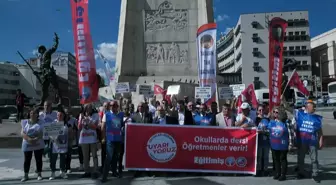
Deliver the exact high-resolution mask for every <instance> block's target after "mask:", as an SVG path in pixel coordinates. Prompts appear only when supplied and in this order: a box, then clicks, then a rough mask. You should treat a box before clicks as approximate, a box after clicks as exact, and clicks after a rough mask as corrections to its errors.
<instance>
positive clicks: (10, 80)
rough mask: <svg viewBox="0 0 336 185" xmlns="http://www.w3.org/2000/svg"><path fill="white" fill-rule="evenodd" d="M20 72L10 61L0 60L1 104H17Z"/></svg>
mask: <svg viewBox="0 0 336 185" xmlns="http://www.w3.org/2000/svg"><path fill="white" fill-rule="evenodd" d="M20 84H21V83H20V73H19V71H18V70H17V69H16V67H15V66H13V65H12V63H10V62H0V105H13V104H15V97H16V90H17V89H18V88H19V87H20Z"/></svg>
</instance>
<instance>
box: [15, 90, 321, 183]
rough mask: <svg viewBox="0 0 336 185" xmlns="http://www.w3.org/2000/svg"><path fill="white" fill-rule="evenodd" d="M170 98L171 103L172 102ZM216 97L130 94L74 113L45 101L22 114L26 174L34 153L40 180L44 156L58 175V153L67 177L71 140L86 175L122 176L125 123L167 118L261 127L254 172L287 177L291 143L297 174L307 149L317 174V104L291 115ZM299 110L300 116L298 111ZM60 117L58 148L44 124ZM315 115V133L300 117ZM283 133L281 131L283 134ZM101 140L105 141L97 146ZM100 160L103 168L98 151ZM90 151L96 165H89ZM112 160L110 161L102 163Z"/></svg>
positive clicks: (178, 122) (300, 172) (186, 122)
mask: <svg viewBox="0 0 336 185" xmlns="http://www.w3.org/2000/svg"><path fill="white" fill-rule="evenodd" d="M168 102H169V103H168ZM218 107H219V106H218V104H217V103H216V102H212V103H211V105H210V107H208V106H207V105H206V104H202V103H201V102H200V101H196V102H193V101H188V98H187V97H185V98H184V99H183V100H177V99H176V97H175V96H173V97H172V99H171V100H170V101H167V100H162V101H156V99H155V97H154V98H152V99H150V100H149V101H144V102H141V103H139V104H138V105H137V106H136V108H135V105H134V104H132V102H131V101H130V100H125V99H120V100H118V101H116V100H115V101H112V102H105V103H104V104H103V106H102V107H99V108H95V107H94V106H93V105H92V104H86V105H84V106H83V109H82V111H81V112H80V114H79V115H72V113H71V110H63V109H62V110H59V111H58V112H54V111H52V109H51V102H48V101H47V102H45V104H44V110H43V111H42V112H40V111H39V110H38V109H32V110H31V111H30V114H29V118H28V119H25V120H22V121H21V125H22V137H23V142H22V149H23V152H24V173H25V174H24V177H23V178H22V181H27V180H28V179H29V177H28V173H29V169H30V163H31V159H32V154H33V153H34V157H35V160H36V173H37V179H38V180H42V175H41V172H42V164H43V162H42V158H43V156H44V157H46V158H49V159H50V160H49V163H50V169H51V174H50V177H49V180H53V179H55V178H56V175H55V172H56V162H57V160H58V156H59V163H60V175H59V176H60V177H61V178H64V179H66V178H67V177H68V175H69V174H71V169H72V168H74V167H73V166H71V165H70V164H71V154H72V144H73V142H74V141H75V142H77V143H78V154H79V162H80V166H79V169H80V170H81V171H84V174H83V177H84V178H86V177H92V178H98V177H99V176H100V175H101V180H102V181H103V182H106V181H107V177H108V174H109V171H112V175H113V176H115V177H119V178H121V177H122V172H123V155H124V136H125V135H124V132H125V125H126V124H127V123H134V124H137V123H142V124H169V125H190V126H193V125H194V126H198V125H201V126H212V127H220V128H225V127H240V128H253V127H255V128H257V130H258V133H259V136H258V148H257V173H256V176H270V175H273V178H274V179H275V180H279V181H284V180H286V174H287V168H288V164H287V155H288V152H289V151H291V150H292V149H294V148H295V149H297V153H298V161H297V177H298V178H305V177H306V172H305V171H304V158H305V156H306V154H307V153H308V154H309V157H310V159H311V163H312V174H311V175H312V178H313V179H314V180H315V181H316V182H320V179H319V178H318V177H319V176H318V160H317V156H318V155H317V153H318V150H319V149H321V148H322V143H323V137H322V129H321V127H322V126H321V121H319V120H317V119H319V118H320V117H318V116H317V115H315V114H314V111H315V104H314V103H313V101H307V103H306V105H305V107H303V109H302V110H301V109H300V110H297V111H295V114H294V117H293V119H290V118H288V116H287V113H286V110H285V109H284V107H282V106H280V107H274V108H273V110H269V106H268V104H267V103H264V104H261V105H259V106H258V107H252V106H251V104H250V102H243V103H242V104H241V105H240V106H239V107H237V106H236V102H235V101H232V102H231V103H227V104H224V105H220V112H219V111H218ZM299 115H300V116H299ZM53 121H56V122H57V121H58V122H59V123H64V131H65V132H66V133H67V134H66V135H67V143H68V147H67V148H60V147H59V146H58V142H57V139H53V138H51V137H49V136H48V135H43V126H44V124H47V123H50V122H53ZM305 121H311V122H312V124H313V128H314V129H313V133H312V137H308V136H307V135H305V134H304V133H303V132H302V131H301V125H302V124H301V123H302V122H305ZM279 136H281V137H279ZM99 146H101V147H99ZM99 148H101V150H100V155H101V161H100V168H99V161H98V155H99V154H98V152H99ZM270 152H271V153H272V155H271V156H272V158H273V160H272V161H273V168H272V170H269V161H270V159H269V154H270ZM91 157H92V159H91V160H92V161H93V168H90V158H91ZM104 164H109V165H104ZM143 174H148V175H153V174H154V175H157V174H160V173H156V172H155V173H148V172H147V173H143V172H141V171H135V172H134V175H135V176H139V175H143Z"/></svg>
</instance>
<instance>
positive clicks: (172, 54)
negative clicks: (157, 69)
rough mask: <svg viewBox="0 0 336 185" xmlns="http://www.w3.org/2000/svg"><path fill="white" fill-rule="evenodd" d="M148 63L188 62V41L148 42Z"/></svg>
mask: <svg viewBox="0 0 336 185" xmlns="http://www.w3.org/2000/svg"><path fill="white" fill-rule="evenodd" d="M146 61H147V63H148V64H183V63H187V62H188V43H181V44H178V43H175V42H172V43H148V44H147V46H146Z"/></svg>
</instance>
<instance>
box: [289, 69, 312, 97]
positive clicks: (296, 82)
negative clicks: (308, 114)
mask: <svg viewBox="0 0 336 185" xmlns="http://www.w3.org/2000/svg"><path fill="white" fill-rule="evenodd" d="M288 86H290V87H294V88H297V90H298V91H300V92H301V93H302V94H304V95H306V96H309V91H308V90H307V89H306V87H305V85H304V84H303V82H302V81H301V79H300V77H299V74H298V73H297V72H296V69H295V70H294V71H293V73H292V76H291V77H290V79H289V81H288Z"/></svg>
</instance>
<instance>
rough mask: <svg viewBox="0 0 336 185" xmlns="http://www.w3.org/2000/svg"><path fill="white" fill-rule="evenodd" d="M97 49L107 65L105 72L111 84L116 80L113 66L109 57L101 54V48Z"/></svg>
mask: <svg viewBox="0 0 336 185" xmlns="http://www.w3.org/2000/svg"><path fill="white" fill-rule="evenodd" d="M96 51H97V53H98V55H99V57H100V59H101V60H102V61H103V62H104V65H105V69H104V72H105V75H106V77H107V78H108V81H109V84H111V83H113V82H114V81H115V74H114V73H113V71H112V68H111V66H110V64H109V63H108V61H107V59H106V58H105V57H104V55H103V54H101V53H100V52H99V50H96Z"/></svg>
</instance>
